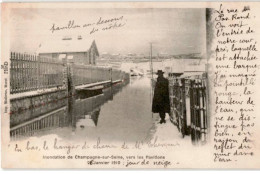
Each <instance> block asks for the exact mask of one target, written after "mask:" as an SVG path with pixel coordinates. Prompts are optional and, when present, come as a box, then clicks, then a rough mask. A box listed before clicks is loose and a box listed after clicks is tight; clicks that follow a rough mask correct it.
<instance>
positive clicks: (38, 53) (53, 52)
mask: <svg viewBox="0 0 260 174" xmlns="http://www.w3.org/2000/svg"><path fill="white" fill-rule="evenodd" d="M86 52H89V50H87V51H70V52H41V53H38V54H53V53H60V54H66V53H86Z"/></svg>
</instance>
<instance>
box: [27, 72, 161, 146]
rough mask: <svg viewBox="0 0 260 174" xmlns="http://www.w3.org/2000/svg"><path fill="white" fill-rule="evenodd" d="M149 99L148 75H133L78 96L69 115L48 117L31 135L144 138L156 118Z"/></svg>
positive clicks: (107, 138)
mask: <svg viewBox="0 0 260 174" xmlns="http://www.w3.org/2000/svg"><path fill="white" fill-rule="evenodd" d="M151 100H152V94H151V82H150V79H149V78H147V77H133V78H131V80H130V83H129V84H127V85H125V86H122V84H116V85H114V86H112V87H109V88H106V89H103V94H101V95H97V96H94V97H91V98H85V99H77V100H76V101H75V103H74V110H73V114H72V115H62V114H61V115H59V116H57V117H58V118H50V119H49V120H54V121H53V122H54V123H50V124H49V125H50V126H47V127H44V128H41V129H39V130H35V131H34V132H33V134H31V136H36V137H41V136H45V135H51V134H52V135H53V134H54V135H57V136H58V137H59V138H61V139H64V140H66V139H69V140H76V141H78V140H82V139H88V140H97V138H100V139H102V140H104V141H110V142H114V141H121V142H122V141H126V142H134V141H140V140H145V139H147V138H150V136H151V129H152V127H153V125H154V123H155V121H157V120H156V119H157V118H156V117H155V116H154V115H152V112H151ZM157 117H158V116H157ZM55 120H56V121H55ZM57 120H58V121H57ZM56 122H57V123H58V124H55V123H56Z"/></svg>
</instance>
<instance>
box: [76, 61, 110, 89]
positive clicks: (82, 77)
mask: <svg viewBox="0 0 260 174" xmlns="http://www.w3.org/2000/svg"><path fill="white" fill-rule="evenodd" d="M72 69H73V70H72V73H73V74H72V76H73V79H74V85H75V86H77V85H85V84H90V83H97V82H102V81H107V80H111V68H103V67H97V66H88V65H76V64H74V65H72Z"/></svg>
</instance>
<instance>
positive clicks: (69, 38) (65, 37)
mask: <svg viewBox="0 0 260 174" xmlns="http://www.w3.org/2000/svg"><path fill="white" fill-rule="evenodd" d="M62 40H72V38H71V37H69V36H64V37H63V38H62Z"/></svg>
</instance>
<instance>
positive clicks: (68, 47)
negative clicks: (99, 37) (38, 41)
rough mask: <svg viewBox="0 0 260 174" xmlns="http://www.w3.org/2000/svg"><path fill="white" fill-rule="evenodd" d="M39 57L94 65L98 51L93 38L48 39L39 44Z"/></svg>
mask: <svg viewBox="0 0 260 174" xmlns="http://www.w3.org/2000/svg"><path fill="white" fill-rule="evenodd" d="M38 54H39V56H40V57H46V58H52V59H60V60H62V59H70V60H73V62H74V63H77V64H84V65H95V64H96V59H97V57H99V52H98V49H97V45H96V42H95V40H86V39H83V38H82V37H81V36H78V38H76V39H73V38H69V37H66V38H63V39H61V40H56V41H48V42H46V43H44V44H42V45H40V46H39V49H38Z"/></svg>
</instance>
